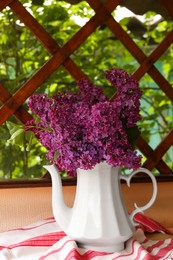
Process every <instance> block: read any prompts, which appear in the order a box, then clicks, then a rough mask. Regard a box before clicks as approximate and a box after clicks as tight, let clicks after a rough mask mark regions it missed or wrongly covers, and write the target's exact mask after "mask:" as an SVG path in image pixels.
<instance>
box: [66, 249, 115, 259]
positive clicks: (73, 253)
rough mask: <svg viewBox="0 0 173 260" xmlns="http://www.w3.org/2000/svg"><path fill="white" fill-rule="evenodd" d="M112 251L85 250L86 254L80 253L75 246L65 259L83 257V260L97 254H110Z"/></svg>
mask: <svg viewBox="0 0 173 260" xmlns="http://www.w3.org/2000/svg"><path fill="white" fill-rule="evenodd" d="M110 254H112V253H106V252H96V251H91V250H89V251H87V252H85V253H84V254H82V255H81V254H80V253H79V251H78V250H77V249H76V248H74V249H72V250H71V251H70V252H69V253H68V255H67V256H66V258H65V259H64V260H70V259H79V260H80V259H81V257H82V260H90V259H92V258H94V257H96V256H104V255H110Z"/></svg>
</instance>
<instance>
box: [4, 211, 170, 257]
mask: <svg viewBox="0 0 173 260" xmlns="http://www.w3.org/2000/svg"><path fill="white" fill-rule="evenodd" d="M136 221H137V222H138V223H139V226H138V227H137V229H136V232H135V234H134V236H133V237H132V238H131V239H130V240H128V241H127V242H126V247H125V250H123V251H121V252H119V253H116V252H115V253H104V252H103V253H100V252H95V251H91V250H85V249H82V248H79V247H78V246H77V244H76V243H75V241H74V240H73V239H72V238H70V237H68V236H66V235H65V233H64V232H63V231H61V230H60V229H59V227H58V225H57V223H56V222H55V220H54V218H49V219H46V220H42V221H39V222H37V223H34V224H32V225H29V226H27V227H23V228H17V229H13V230H9V231H8V232H3V233H0V260H7V259H22V260H24V259H28V260H54V259H56V260H58V259H60V260H72V259H73V260H74V259H77V260H80V259H83V260H89V259H93V260H110V259H114V260H115V259H118V260H123V259H124V260H125V259H126V260H127V259H132V260H135V259H136V260H140V259H141V260H154V259H162V260H166V259H167V260H168V259H169V260H171V259H173V238H170V239H166V240H149V239H147V238H146V236H145V233H146V232H154V231H158V232H165V233H169V231H168V230H166V229H165V228H164V227H162V226H161V225H159V224H158V223H156V222H155V221H153V220H151V219H149V218H146V217H144V216H143V215H142V214H137V215H136Z"/></svg>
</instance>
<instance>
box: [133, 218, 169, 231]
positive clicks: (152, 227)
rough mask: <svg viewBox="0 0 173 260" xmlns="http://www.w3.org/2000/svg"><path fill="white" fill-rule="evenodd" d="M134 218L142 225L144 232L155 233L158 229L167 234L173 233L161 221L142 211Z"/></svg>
mask: <svg viewBox="0 0 173 260" xmlns="http://www.w3.org/2000/svg"><path fill="white" fill-rule="evenodd" d="M134 220H135V222H137V223H138V224H139V225H140V227H141V228H142V229H143V230H144V232H148V233H153V232H156V231H158V232H164V233H166V234H170V235H173V232H171V231H170V230H168V229H167V228H165V227H163V226H162V225H161V224H160V223H158V222H157V221H155V220H153V219H151V218H149V217H146V216H144V215H143V214H141V213H137V214H136V215H135V216H134Z"/></svg>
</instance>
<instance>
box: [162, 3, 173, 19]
mask: <svg viewBox="0 0 173 260" xmlns="http://www.w3.org/2000/svg"><path fill="white" fill-rule="evenodd" d="M159 1H160V3H161V4H162V5H163V6H164V7H165V8H166V9H167V11H168V13H169V14H170V15H171V16H172V17H173V6H172V5H173V1H170V0H167V1H165V0H159Z"/></svg>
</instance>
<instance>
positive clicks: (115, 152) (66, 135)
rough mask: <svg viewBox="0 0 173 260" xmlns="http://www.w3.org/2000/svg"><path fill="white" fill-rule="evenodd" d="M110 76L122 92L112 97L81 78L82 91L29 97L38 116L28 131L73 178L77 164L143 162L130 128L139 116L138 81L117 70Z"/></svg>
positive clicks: (84, 166) (87, 166) (133, 164)
mask: <svg viewBox="0 0 173 260" xmlns="http://www.w3.org/2000/svg"><path fill="white" fill-rule="evenodd" d="M105 76H106V78H107V79H108V80H109V81H110V82H111V84H112V85H113V86H114V87H115V88H116V90H117V95H116V98H115V99H114V100H113V101H110V100H109V99H108V98H107V97H106V96H105V95H104V93H103V90H102V88H101V87H99V86H95V85H94V84H93V83H92V82H90V81H89V80H87V79H82V80H80V81H79V82H78V87H79V92H70V91H63V92H59V93H58V94H56V95H54V96H53V97H51V98H49V97H48V96H47V95H45V94H35V95H33V96H31V97H30V99H29V102H28V106H29V108H30V109H31V111H32V112H33V113H34V114H36V115H37V117H38V118H39V120H38V119H33V120H31V121H28V122H27V124H26V130H27V131H28V130H29V131H33V132H34V133H35V134H36V136H37V137H38V139H39V141H40V142H41V143H42V144H43V145H44V146H45V147H46V148H47V150H48V153H47V158H48V159H49V160H50V162H51V163H54V164H56V165H57V167H58V168H59V170H66V171H67V173H68V174H69V175H71V176H75V175H76V169H77V168H82V169H91V168H92V167H94V166H95V165H96V164H97V163H99V162H101V161H104V160H105V161H107V163H109V164H111V165H112V166H115V167H116V166H124V167H126V168H129V169H131V168H132V169H136V168H138V167H139V166H140V161H141V156H140V155H137V153H136V151H135V150H134V147H133V144H132V143H130V141H129V139H128V135H127V132H126V130H127V129H130V128H133V127H135V126H136V123H137V121H138V120H139V119H140V115H139V106H140V97H141V91H140V89H139V86H138V83H137V82H136V81H135V79H134V78H133V76H132V75H128V74H127V73H126V72H125V71H124V70H121V69H115V68H112V69H111V70H109V71H106V72H105Z"/></svg>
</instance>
